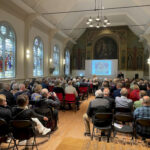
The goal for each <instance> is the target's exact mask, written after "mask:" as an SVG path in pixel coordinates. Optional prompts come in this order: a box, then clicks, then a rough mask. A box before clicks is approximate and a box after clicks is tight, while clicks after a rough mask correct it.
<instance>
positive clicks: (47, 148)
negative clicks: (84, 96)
mask: <svg viewBox="0 0 150 150" xmlns="http://www.w3.org/2000/svg"><path fill="white" fill-rule="evenodd" d="M92 99H94V96H89V99H88V100H84V101H83V102H82V103H81V105H80V110H78V111H77V112H75V111H72V110H69V111H65V112H63V111H60V112H59V123H58V130H57V131H56V132H55V133H53V134H52V135H51V137H50V139H49V141H48V142H46V143H44V144H41V145H39V146H38V148H39V150H55V149H56V147H57V146H58V145H59V144H60V143H61V141H62V140H63V139H64V138H66V137H73V138H81V139H84V138H87V137H85V136H84V123H83V119H82V118H83V117H82V116H83V114H84V113H85V112H86V110H87V107H88V104H89V102H90V101H91V100H92ZM41 140H43V139H38V140H37V141H38V142H39V141H41Z"/></svg>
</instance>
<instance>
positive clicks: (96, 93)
mask: <svg viewBox="0 0 150 150" xmlns="http://www.w3.org/2000/svg"><path fill="white" fill-rule="evenodd" d="M95 96H96V97H103V92H102V91H101V90H97V91H96V92H95Z"/></svg>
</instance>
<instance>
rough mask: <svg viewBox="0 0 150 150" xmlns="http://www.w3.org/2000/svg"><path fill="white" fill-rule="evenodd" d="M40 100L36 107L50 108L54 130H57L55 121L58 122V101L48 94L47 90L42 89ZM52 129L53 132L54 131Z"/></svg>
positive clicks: (53, 94) (55, 97)
mask: <svg viewBox="0 0 150 150" xmlns="http://www.w3.org/2000/svg"><path fill="white" fill-rule="evenodd" d="M41 94H42V99H41V100H39V102H38V103H37V104H36V107H40V108H52V111H53V112H52V115H53V116H52V117H53V118H52V119H53V120H54V121H55V127H54V128H55V129H57V121H58V108H59V106H60V101H59V99H58V98H57V96H56V94H55V93H54V92H53V93H49V92H48V89H42V91H41ZM55 129H53V130H55Z"/></svg>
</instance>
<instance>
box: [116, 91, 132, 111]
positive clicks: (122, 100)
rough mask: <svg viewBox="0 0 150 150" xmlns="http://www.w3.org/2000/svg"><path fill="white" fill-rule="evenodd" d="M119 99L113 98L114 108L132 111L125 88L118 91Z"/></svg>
mask: <svg viewBox="0 0 150 150" xmlns="http://www.w3.org/2000/svg"><path fill="white" fill-rule="evenodd" d="M120 94H121V97H116V98H115V107H116V108H129V109H132V106H133V102H132V100H131V99H128V98H127V96H128V90H127V89H126V88H122V89H121V91H120Z"/></svg>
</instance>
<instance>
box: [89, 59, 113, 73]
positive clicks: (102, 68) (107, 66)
mask: <svg viewBox="0 0 150 150" xmlns="http://www.w3.org/2000/svg"><path fill="white" fill-rule="evenodd" d="M111 70H112V61H111V60H92V74H93V75H94V74H95V75H111Z"/></svg>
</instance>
